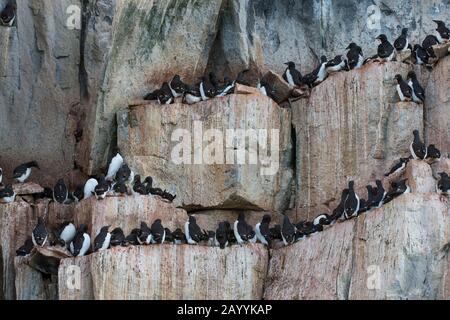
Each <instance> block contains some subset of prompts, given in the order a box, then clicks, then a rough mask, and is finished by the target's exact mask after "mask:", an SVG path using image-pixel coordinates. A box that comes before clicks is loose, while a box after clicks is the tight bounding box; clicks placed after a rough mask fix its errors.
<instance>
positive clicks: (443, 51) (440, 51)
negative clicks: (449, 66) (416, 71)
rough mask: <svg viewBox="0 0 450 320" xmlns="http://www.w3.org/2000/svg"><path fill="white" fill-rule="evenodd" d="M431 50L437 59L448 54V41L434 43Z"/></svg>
mask: <svg viewBox="0 0 450 320" xmlns="http://www.w3.org/2000/svg"><path fill="white" fill-rule="evenodd" d="M433 51H434V54H435V55H436V57H437V58H438V59H442V58H444V57H445V56H448V54H449V53H450V42H446V43H442V44H437V45H434V46H433Z"/></svg>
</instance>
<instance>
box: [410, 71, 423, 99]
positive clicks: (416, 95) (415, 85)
mask: <svg viewBox="0 0 450 320" xmlns="http://www.w3.org/2000/svg"><path fill="white" fill-rule="evenodd" d="M407 79H408V85H409V86H410V87H411V89H412V99H413V101H414V102H417V103H423V102H424V101H425V90H424V89H423V88H422V86H421V85H420V83H419V81H418V80H417V76H416V73H415V72H414V71H410V72H408V77H407Z"/></svg>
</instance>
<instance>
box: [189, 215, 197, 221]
mask: <svg viewBox="0 0 450 320" xmlns="http://www.w3.org/2000/svg"><path fill="white" fill-rule="evenodd" d="M196 222H197V220H196V219H195V217H194V216H189V223H196Z"/></svg>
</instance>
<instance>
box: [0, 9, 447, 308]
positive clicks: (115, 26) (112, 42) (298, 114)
mask: <svg viewBox="0 0 450 320" xmlns="http://www.w3.org/2000/svg"><path fill="white" fill-rule="evenodd" d="M16 2H17V20H16V22H15V24H14V25H13V26H12V27H3V26H0V167H1V168H3V169H4V177H3V178H4V180H3V182H4V183H5V182H8V183H9V182H11V181H12V178H11V173H12V171H13V169H14V167H16V166H17V165H18V164H20V163H24V162H27V161H31V160H37V161H38V163H39V164H40V167H41V170H33V174H32V176H31V178H30V182H33V183H30V184H28V183H27V184H24V185H22V186H18V185H16V186H15V191H16V192H17V194H18V196H17V198H16V201H15V202H14V203H10V204H0V252H1V255H0V273H1V275H0V285H1V286H0V299H8V300H13V299H20V300H32V299H37V300H55V299H61V300H80V299H99V300H114V299H139V300H140V299H236V300H243V299H267V300H270V299H355V300H356V299H447V300H448V299H450V285H449V283H450V282H449V277H450V255H449V248H450V215H449V206H448V198H446V197H445V196H444V195H439V194H437V192H436V179H437V177H438V173H440V172H443V171H445V172H447V173H448V174H450V160H449V158H448V152H449V151H450V127H449V121H450V112H449V108H450V56H449V55H448V52H449V51H445V50H442V52H441V51H440V52H439V55H440V56H442V58H441V59H440V60H439V61H438V62H437V63H436V64H435V65H434V66H433V68H432V69H431V68H426V67H423V66H417V65H413V66H411V65H409V64H407V63H402V62H387V63H384V64H381V63H378V62H373V63H368V64H366V65H364V66H363V67H362V68H361V69H359V70H353V71H350V72H339V73H336V74H333V75H331V76H329V77H328V78H327V79H326V80H325V81H324V82H323V83H321V84H320V85H318V86H316V87H314V88H313V89H312V90H311V92H309V91H308V92H306V91H307V90H306V89H305V91H302V90H303V89H304V88H301V90H300V89H298V90H294V91H292V90H291V89H292V88H289V87H288V86H287V84H286V83H284V82H283V81H282V80H281V77H279V75H280V74H282V72H283V71H284V68H285V67H286V66H285V65H284V64H283V63H285V62H287V61H289V60H293V61H295V63H296V64H297V67H298V69H299V70H301V71H302V73H303V74H304V73H306V72H310V71H311V70H312V68H313V66H314V65H316V64H317V61H318V58H319V57H320V56H321V55H323V54H326V55H327V57H328V58H332V57H334V55H336V54H341V53H343V52H344V51H345V49H344V48H345V47H346V46H347V45H348V44H349V43H350V42H351V41H352V40H353V41H355V42H357V43H358V44H359V45H360V46H361V47H362V48H363V50H364V54H365V56H367V57H368V56H371V55H373V54H374V53H375V49H376V46H374V44H373V43H374V38H375V37H376V36H377V35H378V34H380V33H386V34H387V35H388V37H389V39H390V40H393V38H394V37H396V36H397V35H399V34H400V30H401V28H402V27H404V26H406V25H407V26H408V28H409V31H410V38H411V39H414V40H415V41H417V40H418V39H423V38H424V37H425V35H426V34H429V33H431V32H432V31H433V30H434V29H435V25H434V23H433V22H432V19H440V20H443V21H450V11H449V10H448V5H449V3H448V0H437V1H433V4H432V5H431V4H429V3H427V2H426V1H419V0H414V1H383V2H380V3H379V4H378V6H375V7H376V8H378V9H374V8H373V4H374V1H371V0H363V1H343V0H342V1H332V0H323V1H315V0H304V1H290V0H281V1H268V0H244V1H240V0H212V1H195V0H186V1H180V0H83V1H81V0H70V1H69V0H61V1H53V0H18V1H16ZM375 2H376V3H378V1H375ZM5 3H6V0H0V7H3V6H4V4H5ZM374 10H375V11H374ZM374 14H375V15H379V16H380V19H381V20H380V21H381V24H380V28H379V29H377V28H369V27H368V23H367V21H368V20H367V19H368V18H370V16H372V15H374ZM355 16H358V17H361V19H355V18H354V17H355ZM400 22H401V23H400ZM445 55H447V56H445ZM246 68H249V69H251V71H250V78H255V79H256V77H255V76H258V77H262V76H263V75H266V77H268V78H270V79H272V80H274V81H276V82H277V86H278V88H279V92H278V93H279V94H281V93H280V92H282V97H277V98H279V100H277V102H279V103H280V104H278V103H276V102H275V101H274V100H272V99H270V98H268V97H267V96H264V95H262V94H261V93H260V92H259V90H258V89H256V88H250V87H246V86H243V85H240V87H239V89H238V90H237V92H236V93H234V94H230V95H227V96H225V97H222V98H215V99H211V100H208V101H203V102H199V103H197V104H195V105H187V104H182V103H181V102H180V101H176V102H175V103H173V104H171V105H160V104H158V103H156V102H151V101H141V100H140V99H142V97H143V96H144V95H145V94H147V93H148V92H150V91H151V90H154V89H156V88H157V87H159V86H160V85H161V84H162V82H164V81H169V80H170V79H171V78H172V77H173V75H174V74H179V75H180V76H181V78H182V79H183V80H184V81H185V82H187V83H196V82H198V81H199V80H198V78H199V77H200V76H202V75H204V74H205V73H207V72H210V71H215V72H216V73H217V74H218V76H220V77H222V76H223V75H225V74H227V75H229V76H230V77H235V76H236V75H237V74H238V73H239V72H240V71H241V70H243V69H246ZM411 70H414V71H415V72H416V74H417V76H418V79H419V81H420V83H421V84H422V86H423V87H424V88H425V91H426V100H425V103H424V104H416V103H413V102H399V98H398V94H397V92H396V88H395V85H396V83H395V82H394V76H395V75H396V74H397V73H399V74H401V75H403V76H404V77H406V74H407V73H408V71H411ZM294 93H298V94H299V95H298V96H296V99H295V101H294V100H288V99H286V96H288V95H289V94H294ZM136 101H137V102H136ZM197 126H201V129H202V133H203V134H204V133H205V132H207V131H208V130H209V129H216V132H219V133H220V134H221V138H223V141H220V142H223V145H224V148H223V151H224V154H223V155H220V154H217V153H216V152H214V156H212V154H208V152H209V151H211V150H208V149H207V146H208V145H209V142H211V140H212V137H209V138H211V139H209V140H208V139H206V138H205V137H203V136H200V137H195V136H194V128H196V127H197ZM180 129H181V130H187V131H182V134H181V135H180V131H179V130H180ZM228 129H243V130H250V131H251V130H253V131H256V132H258V130H260V129H268V131H269V132H268V133H267V134H268V137H267V138H268V145H267V149H268V150H265V149H264V148H261V146H258V145H256V147H255V144H252V143H251V142H250V139H249V141H248V142H247V141H246V142H245V143H243V144H242V150H245V151H246V152H247V153H249V152H250V151H255V152H256V154H257V155H258V156H265V155H266V154H267V157H268V158H270V156H275V155H276V156H277V157H276V158H271V159H272V160H276V161H277V168H276V169H277V170H275V171H274V174H263V172H264V169H267V167H268V165H270V164H271V163H270V161H269V164H268V165H267V163H262V162H257V163H256V164H240V163H238V162H237V161H236V160H237V158H234V156H235V154H234V153H233V152H232V155H233V159H234V160H235V161H236V162H235V163H227V164H217V163H215V164H208V159H206V158H205V154H206V155H210V156H212V158H214V160H216V159H220V160H221V161H224V162H227V161H226V160H227V159H226V154H225V151H226V149H225V145H226V142H227V141H226V139H225V138H226V130H228ZM272 129H274V130H277V132H278V137H279V142H278V143H277V147H278V149H279V152H276V153H275V154H273V153H271V151H270V148H271V146H272V145H273V143H272V142H274V141H275V139H274V137H273V136H271V132H270V130H272ZM413 130H418V131H419V132H420V135H421V137H423V138H424V140H425V143H426V144H427V145H429V144H435V145H436V147H438V148H439V149H440V150H441V153H442V159H441V160H440V161H439V162H435V163H433V164H431V165H430V164H428V163H427V162H425V161H422V160H410V161H409V162H408V164H407V166H406V169H405V170H404V172H402V173H400V174H398V175H396V176H395V177H392V176H390V177H385V176H384V174H385V173H386V172H388V171H389V169H390V168H391V166H392V164H393V163H394V162H395V161H396V160H398V159H399V158H400V157H409V155H410V150H409V146H410V143H411V140H412V131H413ZM186 132H188V134H186ZM210 132H211V131H210ZM220 134H219V136H220ZM189 135H191V136H189ZM217 137H218V136H215V137H214V142H218V141H216V139H218V138H217ZM196 139H197V140H196ZM199 140H200V145H199V144H198V142H199ZM182 142H186V143H185V144H184V146H186V145H187V146H188V147H189V148H190V149H191V151H192V154H193V155H192V157H190V161H191V163H182V164H179V163H175V162H174V155H175V156H180V153H178V154H175V153H174V148H176V147H177V146H180V143H182ZM233 142H234V141H233ZM115 147H119V149H120V152H121V154H122V155H123V157H124V159H125V161H126V162H127V164H129V166H130V167H131V168H132V169H133V171H135V172H136V173H139V174H141V175H142V177H143V178H145V177H146V176H149V175H151V176H152V177H153V180H154V184H155V186H157V187H160V188H162V189H163V190H164V189H166V190H167V191H169V192H170V193H173V194H176V196H177V197H176V198H175V200H174V202H173V203H168V202H166V201H163V200H162V199H161V198H159V197H156V196H138V195H127V196H123V197H122V196H107V197H106V198H105V199H104V200H102V201H97V200H96V199H94V198H90V199H88V200H85V201H81V202H79V203H76V204H75V203H74V204H70V205H61V204H58V203H55V202H53V201H51V202H50V201H48V200H35V199H34V198H33V196H32V195H33V194H36V193H38V192H41V191H42V187H41V186H53V185H54V184H55V183H56V181H57V180H58V179H61V178H64V179H65V181H66V183H67V184H68V185H70V187H71V189H72V188H73V187H74V186H75V185H77V184H78V183H79V182H80V181H85V180H86V177H87V176H89V175H93V174H98V173H100V172H104V171H105V167H106V164H107V159H108V157H109V156H110V155H111V153H112V150H113V149H114V148H115ZM237 150H238V147H237V146H234V148H232V151H237ZM266 151H267V152H268V153H266ZM265 153H266V154H265ZM269 154H270V156H269ZM183 155H184V154H183ZM195 155H197V156H198V155H200V156H202V157H201V163H196V160H195V159H198V158H195ZM189 156H190V155H189ZM220 157H221V158H220ZM183 159H186V158H183ZM260 159H261V158H258V160H260ZM220 160H219V162H220ZM246 160H247V161H249V159H246ZM265 160H266V161H267V160H268V159H267V158H266V159H265ZM269 160H270V159H269ZM272 164H273V163H272ZM266 172H267V171H266ZM401 178H407V179H408V185H409V186H410V188H411V193H409V194H403V195H401V196H400V197H398V198H396V199H394V200H393V201H391V202H389V203H387V204H385V205H383V206H382V207H380V208H377V209H373V210H371V211H370V212H368V213H366V214H362V215H360V216H359V217H357V218H355V219H352V220H349V221H345V222H337V223H335V224H334V225H331V226H327V227H326V228H325V230H324V231H323V232H319V233H315V234H313V235H311V236H308V237H306V238H305V239H302V240H300V241H298V242H296V243H295V244H293V245H290V246H287V247H281V246H280V245H276V246H274V248H272V249H268V248H267V247H265V246H263V245H262V244H248V245H242V246H239V245H234V246H230V247H227V248H225V249H224V250H220V249H219V248H217V247H210V246H207V245H198V246H194V245H169V244H164V245H150V246H132V247H115V248H112V249H109V250H106V251H102V252H97V253H93V254H89V255H87V256H84V257H77V258H73V257H71V256H70V255H69V254H68V252H66V251H65V250H63V249H60V250H59V249H54V248H49V247H44V248H34V249H33V251H32V252H31V254H30V255H28V256H26V257H16V250H17V249H18V248H19V247H20V246H22V245H23V243H24V242H25V240H26V239H27V238H28V237H30V235H31V232H32V230H33V228H34V226H35V224H36V220H37V218H38V217H43V218H44V220H45V222H46V225H47V228H48V229H55V228H56V227H58V226H59V225H60V224H61V223H63V222H65V221H74V223H75V224H76V225H77V226H78V225H80V224H86V225H87V226H88V229H89V232H90V235H91V238H92V239H93V238H94V237H95V236H96V235H97V234H98V232H99V230H100V229H101V227H103V226H111V228H110V230H112V229H113V228H115V227H121V228H122V229H123V231H124V233H125V234H129V233H130V232H131V230H132V229H134V228H136V227H139V224H140V222H141V221H145V222H147V223H148V224H151V223H152V222H153V221H154V220H155V219H161V220H162V224H163V225H164V226H165V227H168V228H170V230H172V231H174V230H175V229H176V228H181V229H183V228H184V224H185V222H186V221H187V220H188V216H189V215H193V216H195V217H196V219H197V222H198V224H199V225H200V227H201V228H202V229H204V230H216V228H217V224H218V223H219V222H221V221H224V220H228V221H230V222H231V223H233V222H234V221H235V220H236V219H237V217H238V216H239V214H240V213H244V215H245V217H246V220H247V222H248V223H249V224H251V225H252V226H254V225H255V224H256V223H258V222H260V221H261V219H262V217H263V216H264V215H265V214H268V215H270V217H271V218H272V224H271V226H273V225H275V224H281V223H282V221H283V215H288V216H289V218H290V219H291V220H292V222H296V223H297V222H299V221H301V220H309V221H311V220H312V219H314V218H315V217H316V216H317V215H318V214H320V213H324V212H328V213H330V212H331V211H332V210H333V209H334V208H335V207H336V205H337V203H338V202H339V198H340V193H341V191H342V189H344V188H345V187H346V186H347V183H348V181H349V180H354V181H355V185H356V192H357V193H358V194H359V195H360V197H362V198H366V195H367V193H366V189H365V186H366V185H367V184H369V183H372V182H373V181H374V180H375V179H380V180H381V181H382V183H383V185H384V187H385V188H386V189H388V187H389V185H390V183H391V182H393V181H396V179H401ZM37 183H39V184H37Z"/></svg>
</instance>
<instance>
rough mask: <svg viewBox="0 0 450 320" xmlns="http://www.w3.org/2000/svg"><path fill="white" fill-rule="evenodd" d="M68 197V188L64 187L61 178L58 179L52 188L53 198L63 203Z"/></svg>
mask: <svg viewBox="0 0 450 320" xmlns="http://www.w3.org/2000/svg"><path fill="white" fill-rule="evenodd" d="M68 198H69V190H68V189H67V187H66V184H65V183H64V180H63V179H59V180H58V182H57V183H56V185H55V187H54V188H53V200H54V201H56V202H58V203H61V204H64V203H66V202H67V200H68Z"/></svg>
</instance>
